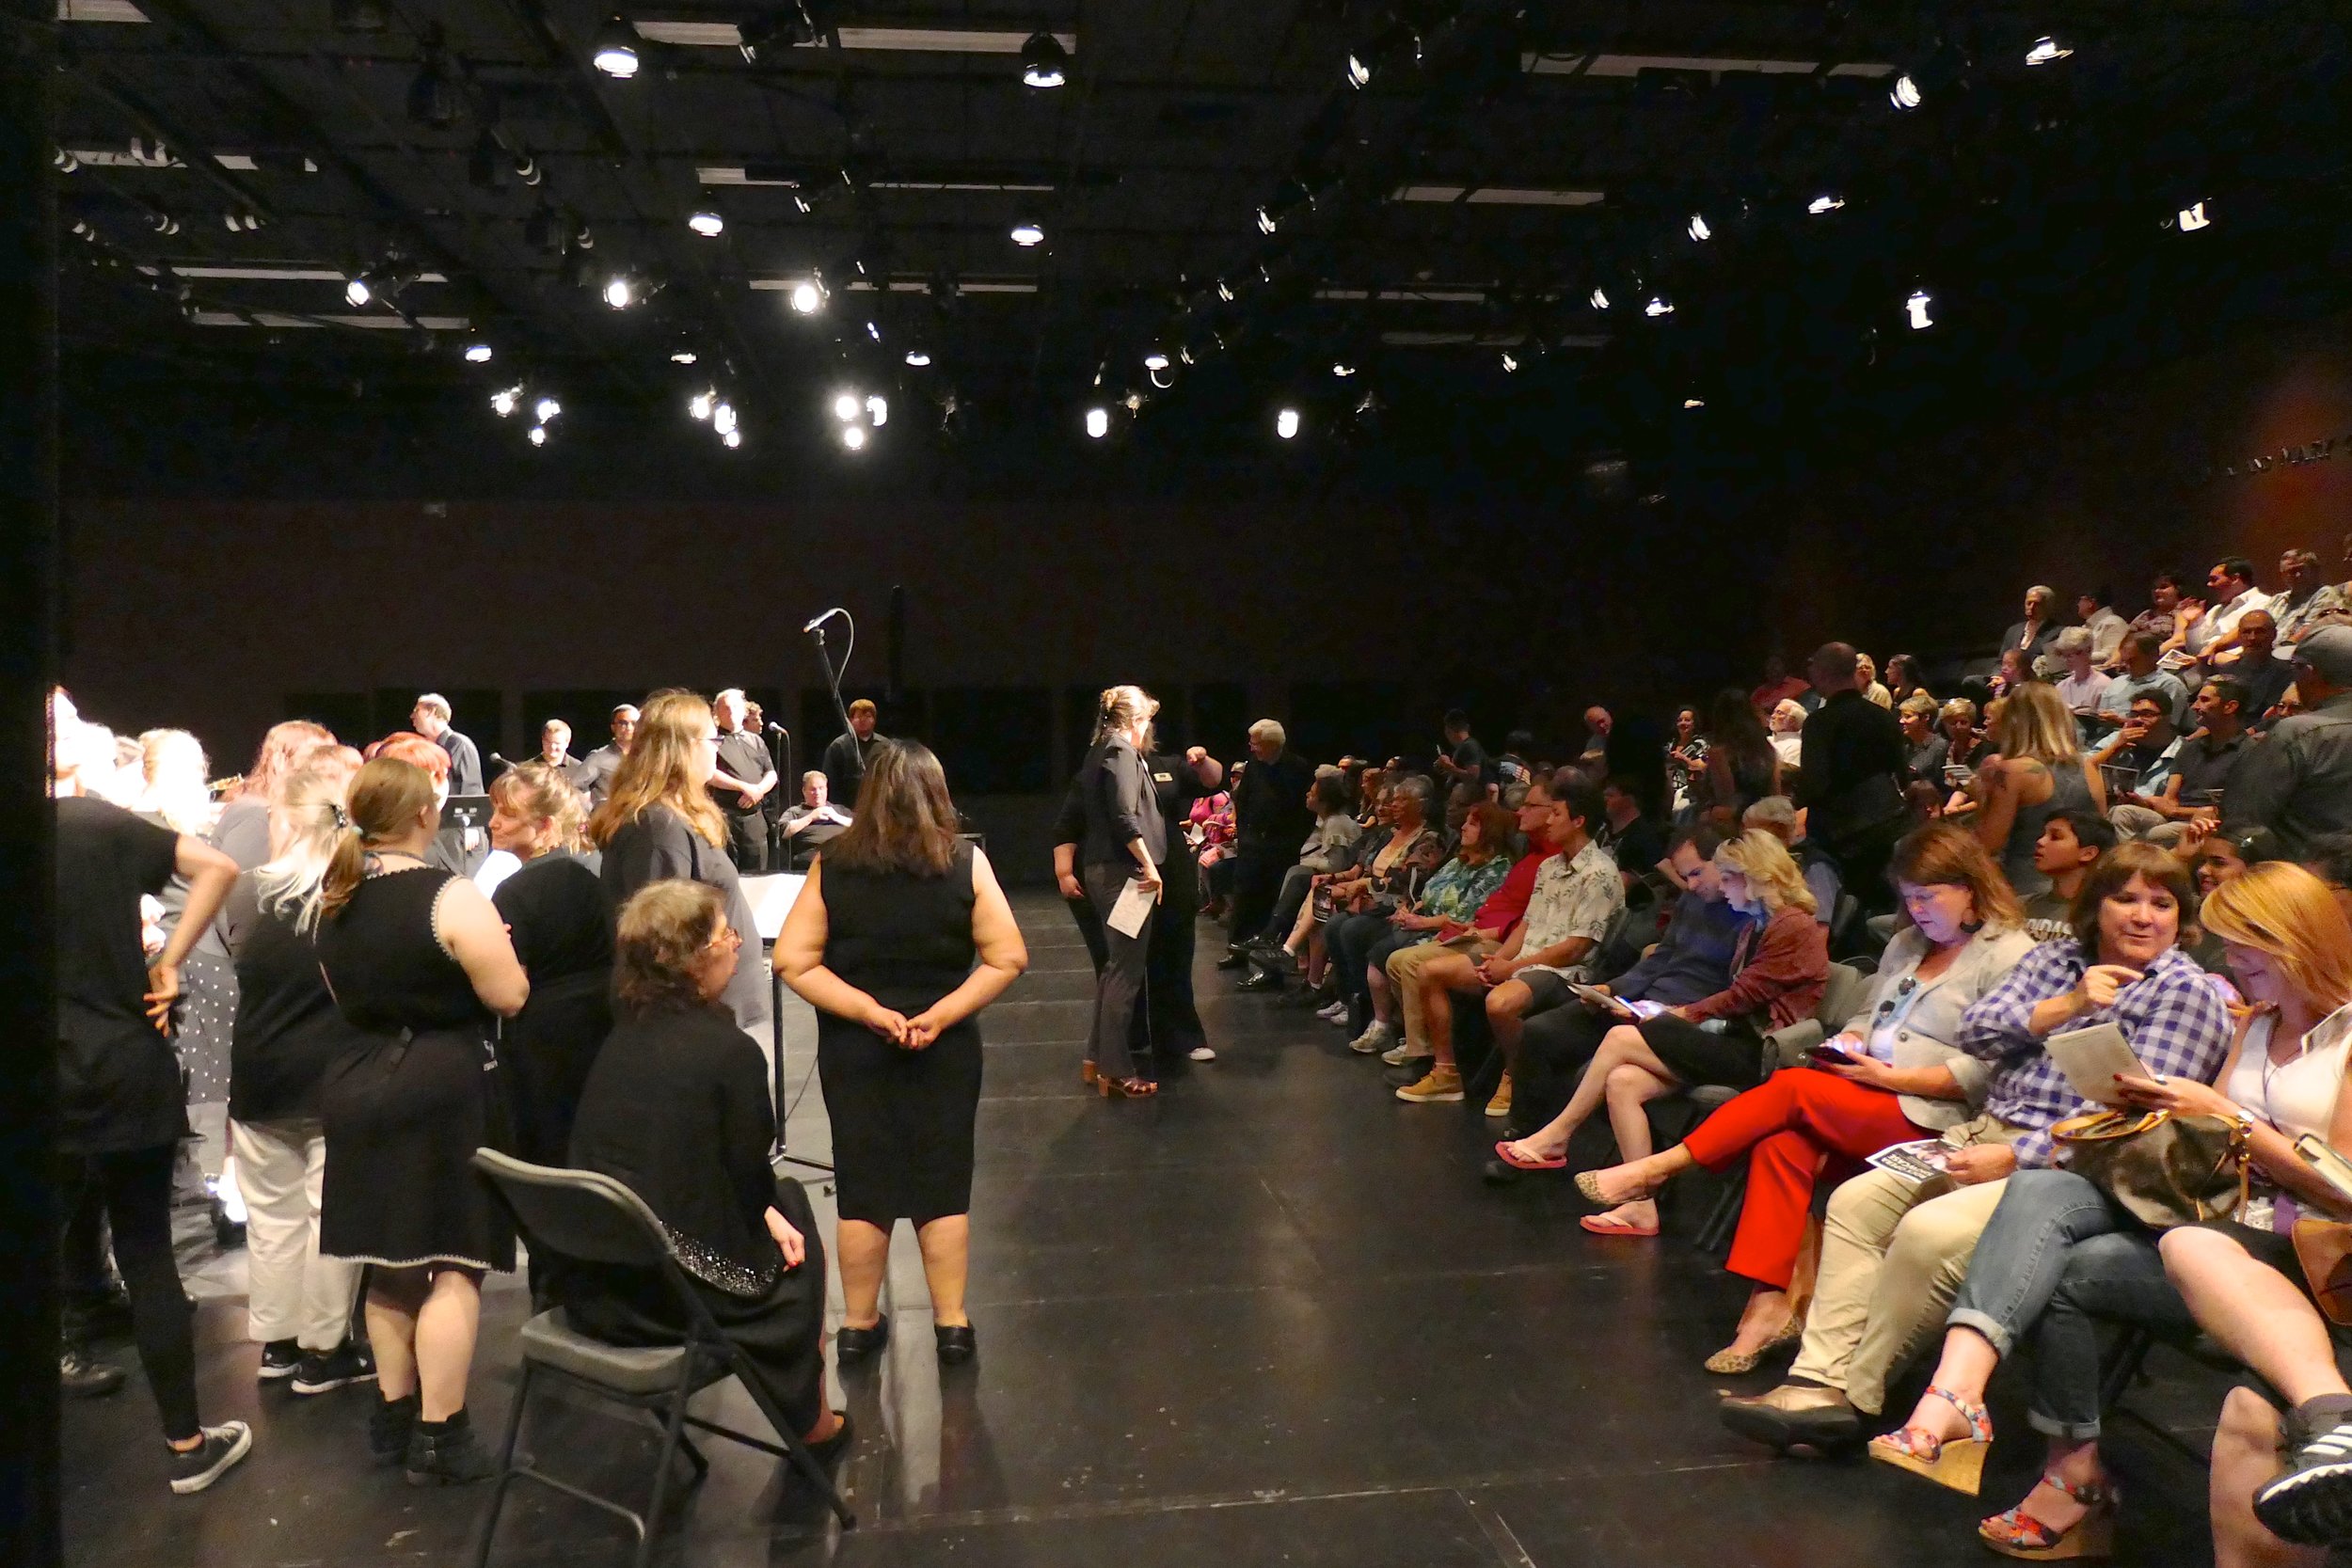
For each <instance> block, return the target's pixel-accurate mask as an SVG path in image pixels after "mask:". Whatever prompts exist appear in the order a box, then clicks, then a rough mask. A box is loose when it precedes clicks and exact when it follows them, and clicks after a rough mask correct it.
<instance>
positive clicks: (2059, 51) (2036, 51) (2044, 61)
mask: <svg viewBox="0 0 2352 1568" xmlns="http://www.w3.org/2000/svg"><path fill="white" fill-rule="evenodd" d="M2073 53H2074V50H2072V49H2070V48H2068V47H2067V46H2066V45H2065V44H2062V43H2060V42H2058V40H2056V39H2049V38H2042V39H2036V40H2033V47H2032V48H2031V49H2028V50H2026V64H2027V65H2048V64H2049V63H2050V62H2051V61H2053V60H2062V59H2065V58H2066V57H2067V56H2068V55H2072V54H2073Z"/></svg>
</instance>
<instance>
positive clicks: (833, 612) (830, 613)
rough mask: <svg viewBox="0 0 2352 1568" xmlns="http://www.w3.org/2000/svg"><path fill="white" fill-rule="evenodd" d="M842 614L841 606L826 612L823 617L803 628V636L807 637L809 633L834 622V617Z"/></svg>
mask: <svg viewBox="0 0 2352 1568" xmlns="http://www.w3.org/2000/svg"><path fill="white" fill-rule="evenodd" d="M840 613H841V608H840V606H838V605H835V606H834V608H833V609H831V610H826V611H825V612H824V613H823V614H822V615H819V616H818V617H817V619H815V620H814V621H811V622H810V623H809V624H808V625H806V626H803V627H802V628H801V631H802V634H803V636H805V635H806V634H807V633H809V632H812V631H815V630H816V629H817V628H818V626H823V625H824V624H825V623H826V622H827V621H830V620H832V619H833V618H834V616H836V615H838V614H840Z"/></svg>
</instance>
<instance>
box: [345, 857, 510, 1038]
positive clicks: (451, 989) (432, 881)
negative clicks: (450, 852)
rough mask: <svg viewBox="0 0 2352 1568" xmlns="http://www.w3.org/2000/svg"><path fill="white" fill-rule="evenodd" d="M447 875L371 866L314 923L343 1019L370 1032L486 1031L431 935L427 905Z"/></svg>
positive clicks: (454, 967)
mask: <svg viewBox="0 0 2352 1568" xmlns="http://www.w3.org/2000/svg"><path fill="white" fill-rule="evenodd" d="M454 879H455V877H454V875H453V873H451V872H448V871H444V870H442V869H440V868H439V867H437V866H418V867H414V868H412V869H409V870H405V871H381V872H376V873H373V874H372V875H370V876H369V877H367V878H366V879H364V880H362V881H361V882H360V883H359V885H358V888H357V889H355V890H354V891H353V893H352V895H351V901H350V902H349V903H347V904H345V905H344V906H343V907H342V909H341V910H340V911H337V912H336V913H335V914H333V915H332V916H330V917H328V918H327V919H325V920H322V921H320V922H319V936H318V947H319V966H320V967H321V968H322V969H324V970H325V971H326V983H327V984H328V985H329V986H331V987H332V988H334V991H335V1006H337V1007H338V1008H339V1009H340V1010H341V1011H342V1015H343V1017H344V1018H346V1019H348V1020H350V1021H351V1022H353V1023H355V1024H357V1025H358V1026H359V1027H360V1028H362V1029H365V1030H367V1031H368V1032H369V1033H371V1034H377V1035H390V1034H397V1033H399V1032H400V1031H401V1030H403V1029H413V1030H415V1031H417V1032H418V1033H420V1034H421V1033H424V1032H425V1031H427V1030H435V1029H464V1030H469V1031H482V1030H485V1029H486V1026H487V1024H488V1022H489V1011H488V1009H487V1008H485V1007H484V1006H483V1005H482V1000H481V998H479V997H477V996H476V995H474V990H473V982H472V981H471V980H469V979H468V978H467V977H466V971H465V968H464V966H463V965H461V964H459V963H458V961H457V960H456V959H455V958H452V957H450V954H449V950H448V949H447V948H445V947H443V946H442V945H441V942H440V938H439V937H438V936H437V935H436V934H435V928H434V921H433V906H434V903H435V901H436V900H437V899H438V898H439V897H440V895H441V889H442V888H444V887H446V886H447V885H448V884H449V883H450V882H452V881H453V880H454Z"/></svg>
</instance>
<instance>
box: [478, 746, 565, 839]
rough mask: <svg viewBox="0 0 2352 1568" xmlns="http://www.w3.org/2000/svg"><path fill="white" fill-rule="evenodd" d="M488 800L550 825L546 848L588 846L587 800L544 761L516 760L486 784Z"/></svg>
mask: <svg viewBox="0 0 2352 1568" xmlns="http://www.w3.org/2000/svg"><path fill="white" fill-rule="evenodd" d="M490 799H491V800H492V801H493V802H495V803H496V804H498V805H501V806H505V805H512V806H513V807H514V808H515V810H516V811H517V812H519V813H520V814H521V815H523V816H528V817H531V818H532V819H534V820H542V821H546V822H548V824H550V826H551V836H550V840H549V842H548V848H550V849H572V850H580V849H585V848H587V847H588V802H587V800H586V799H585V798H584V797H583V796H581V794H580V791H579V790H577V789H575V788H573V787H572V784H571V781H570V780H568V779H566V778H564V775H563V774H562V773H561V772H560V771H558V770H557V769H555V768H549V767H548V765H547V764H546V763H544V762H523V763H516V765H515V766H514V767H512V768H508V769H507V770H506V771H505V772H503V773H501V774H500V775H499V776H498V780H497V782H496V783H494V784H491V785H490Z"/></svg>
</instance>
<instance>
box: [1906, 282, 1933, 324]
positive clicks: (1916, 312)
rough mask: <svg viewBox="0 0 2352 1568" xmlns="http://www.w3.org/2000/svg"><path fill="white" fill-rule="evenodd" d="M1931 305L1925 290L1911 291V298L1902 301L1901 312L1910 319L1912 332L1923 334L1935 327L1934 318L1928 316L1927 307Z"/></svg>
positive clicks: (1931, 301)
mask: <svg viewBox="0 0 2352 1568" xmlns="http://www.w3.org/2000/svg"><path fill="white" fill-rule="evenodd" d="M1933 303H1934V301H1933V299H1932V298H1931V296H1930V294H1929V293H1928V292H1927V290H1925V289H1914V290H1912V291H1911V297H1910V298H1909V299H1906V300H1904V301H1903V310H1904V312H1905V314H1907V315H1908V316H1909V317H1910V318H1911V329H1912V330H1913V331H1914V332H1923V331H1925V330H1926V329H1927V328H1929V327H1931V326H1933V325H1935V318H1934V317H1933V316H1931V315H1929V314H1928V307H1929V306H1930V305H1931V304H1933Z"/></svg>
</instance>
